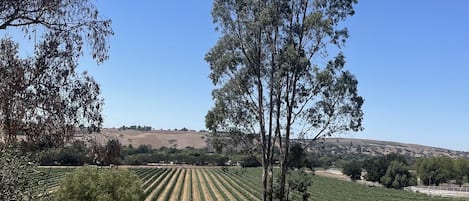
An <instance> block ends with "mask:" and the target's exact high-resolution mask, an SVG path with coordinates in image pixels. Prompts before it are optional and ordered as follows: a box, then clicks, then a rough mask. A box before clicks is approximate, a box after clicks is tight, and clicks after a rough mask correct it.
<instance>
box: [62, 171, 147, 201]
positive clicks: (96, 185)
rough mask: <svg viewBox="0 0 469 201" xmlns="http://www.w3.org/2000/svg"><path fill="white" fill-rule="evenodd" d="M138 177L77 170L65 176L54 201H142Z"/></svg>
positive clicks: (127, 172) (126, 172)
mask: <svg viewBox="0 0 469 201" xmlns="http://www.w3.org/2000/svg"><path fill="white" fill-rule="evenodd" d="M143 198H144V194H143V191H142V189H141V182H140V180H139V179H138V177H137V176H136V175H135V174H133V173H131V172H129V171H126V170H117V169H93V168H79V169H77V170H76V171H75V172H73V173H71V174H69V175H67V176H66V177H65V178H64V179H63V180H62V182H61V184H60V187H59V189H58V191H57V192H56V193H55V199H56V200H75V201H133V200H143Z"/></svg>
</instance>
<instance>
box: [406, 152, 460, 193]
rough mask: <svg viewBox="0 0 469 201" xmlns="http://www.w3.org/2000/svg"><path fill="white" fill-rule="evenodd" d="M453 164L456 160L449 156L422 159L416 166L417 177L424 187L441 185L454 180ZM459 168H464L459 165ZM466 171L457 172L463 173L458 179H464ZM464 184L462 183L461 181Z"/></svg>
mask: <svg viewBox="0 0 469 201" xmlns="http://www.w3.org/2000/svg"><path fill="white" fill-rule="evenodd" d="M453 163H454V160H453V159H451V158H450V157H448V156H440V157H432V158H420V159H418V160H417V162H416V164H415V166H416V171H417V175H418V176H419V177H420V180H421V181H422V183H423V184H424V185H437V186H438V185H440V184H441V183H445V182H447V181H449V180H451V179H453V178H454V176H453V173H452V172H453V170H454V167H453ZM458 166H459V167H464V166H463V165H462V164H458ZM463 171H464V170H457V172H461V175H458V177H459V178H458V179H461V176H462V177H463V175H462V174H463ZM461 182H462V181H461Z"/></svg>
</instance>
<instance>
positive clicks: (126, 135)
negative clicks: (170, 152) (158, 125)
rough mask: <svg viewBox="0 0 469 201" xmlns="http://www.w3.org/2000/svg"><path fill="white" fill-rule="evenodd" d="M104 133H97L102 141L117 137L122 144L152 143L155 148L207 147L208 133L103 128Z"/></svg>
mask: <svg viewBox="0 0 469 201" xmlns="http://www.w3.org/2000/svg"><path fill="white" fill-rule="evenodd" d="M101 133H102V135H97V136H99V137H98V140H99V141H100V142H105V141H106V139H110V138H117V139H119V141H120V142H121V143H122V145H129V144H132V145H133V146H138V145H141V144H146V145H151V146H152V147H153V148H160V147H174V148H180V149H182V148H185V147H193V148H205V147H207V139H208V138H207V133H201V132H194V131H169V130H162V131H160V130H158V131H136V130H118V129H103V130H102V131H101Z"/></svg>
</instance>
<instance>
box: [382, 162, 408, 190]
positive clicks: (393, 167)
mask: <svg viewBox="0 0 469 201" xmlns="http://www.w3.org/2000/svg"><path fill="white" fill-rule="evenodd" d="M381 183H382V184H383V185H384V186H386V187H388V188H396V189H401V188H403V187H407V186H412V185H416V184H417V179H416V178H415V176H414V175H412V174H411V173H410V172H409V168H408V167H407V165H406V164H404V163H403V162H401V161H398V160H394V161H391V163H390V164H389V166H388V169H387V170H386V174H385V175H384V176H383V177H381Z"/></svg>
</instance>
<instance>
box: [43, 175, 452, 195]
mask: <svg viewBox="0 0 469 201" xmlns="http://www.w3.org/2000/svg"><path fill="white" fill-rule="evenodd" d="M72 170H73V169H42V171H44V172H46V173H47V175H48V177H47V178H46V180H45V181H46V182H47V185H48V186H50V187H51V189H53V188H56V187H57V185H58V184H59V183H58V181H59V180H60V178H62V177H63V176H64V174H66V173H68V172H71V171H72ZM130 171H132V172H134V173H135V174H137V175H138V177H139V178H140V179H141V180H142V183H143V185H142V188H143V189H144V191H145V194H146V196H147V197H146V199H145V200H146V201H154V200H157V201H166V200H171V201H172V200H174V201H179V200H181V201H217V200H239V201H245V200H261V186H260V183H261V182H260V179H261V170H260V169H255V168H252V169H249V168H246V169H237V168H236V169H235V168H229V169H228V170H225V171H223V170H222V169H221V168H199V167H179V168H130ZM313 180H314V182H313V186H312V187H311V189H310V192H311V194H312V196H311V198H310V200H317V201H328V200H330V201H333V200H334V201H336V200H360V201H368V200H369V201H376V200H383V201H385V200H389V201H398V200H422V201H423V200H430V201H431V200H455V199H450V198H441V197H429V196H425V195H423V194H418V193H417V194H416V193H411V192H406V191H402V190H393V189H385V188H379V187H368V186H366V185H361V184H355V183H351V182H347V181H339V180H336V179H332V178H326V177H319V176H314V177H313ZM292 200H299V197H298V195H294V197H293V198H292Z"/></svg>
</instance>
